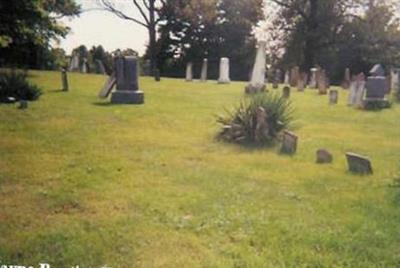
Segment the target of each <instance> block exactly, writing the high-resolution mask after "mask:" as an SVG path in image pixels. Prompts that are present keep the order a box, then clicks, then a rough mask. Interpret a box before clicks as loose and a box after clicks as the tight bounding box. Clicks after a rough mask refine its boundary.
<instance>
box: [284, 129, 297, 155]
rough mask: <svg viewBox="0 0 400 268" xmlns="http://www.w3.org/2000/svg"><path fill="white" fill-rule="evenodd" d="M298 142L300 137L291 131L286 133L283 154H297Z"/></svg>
mask: <svg viewBox="0 0 400 268" xmlns="http://www.w3.org/2000/svg"><path fill="white" fill-rule="evenodd" d="M297 140H298V137H297V136H296V135H295V134H294V133H292V132H290V131H284V132H283V141H282V147H281V153H284V154H294V153H296V150H297Z"/></svg>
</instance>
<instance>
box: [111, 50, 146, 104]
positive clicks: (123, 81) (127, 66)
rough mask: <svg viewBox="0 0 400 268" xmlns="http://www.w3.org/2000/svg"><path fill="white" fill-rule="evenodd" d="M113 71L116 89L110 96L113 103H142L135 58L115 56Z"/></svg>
mask: <svg viewBox="0 0 400 268" xmlns="http://www.w3.org/2000/svg"><path fill="white" fill-rule="evenodd" d="M115 72H116V76H115V77H116V84H117V90H116V91H115V92H113V94H112V96H111V103H115V104H143V103H144V93H143V91H140V90H139V86H138V63H137V58H136V57H132V56H129V57H128V56H125V57H121V56H119V57H116V58H115Z"/></svg>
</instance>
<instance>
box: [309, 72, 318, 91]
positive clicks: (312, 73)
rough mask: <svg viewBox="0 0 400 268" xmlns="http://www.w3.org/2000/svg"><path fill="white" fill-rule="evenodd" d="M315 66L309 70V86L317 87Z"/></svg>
mask: <svg viewBox="0 0 400 268" xmlns="http://www.w3.org/2000/svg"><path fill="white" fill-rule="evenodd" d="M317 71H318V69H317V68H311V69H310V72H311V78H310V84H309V86H310V88H317Z"/></svg>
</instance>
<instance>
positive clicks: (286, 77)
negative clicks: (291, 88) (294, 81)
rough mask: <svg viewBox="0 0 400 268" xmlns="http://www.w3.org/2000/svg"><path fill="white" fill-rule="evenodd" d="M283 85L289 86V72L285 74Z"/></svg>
mask: <svg viewBox="0 0 400 268" xmlns="http://www.w3.org/2000/svg"><path fill="white" fill-rule="evenodd" d="M284 83H285V85H289V84H290V73H289V71H286V72H285V81H284Z"/></svg>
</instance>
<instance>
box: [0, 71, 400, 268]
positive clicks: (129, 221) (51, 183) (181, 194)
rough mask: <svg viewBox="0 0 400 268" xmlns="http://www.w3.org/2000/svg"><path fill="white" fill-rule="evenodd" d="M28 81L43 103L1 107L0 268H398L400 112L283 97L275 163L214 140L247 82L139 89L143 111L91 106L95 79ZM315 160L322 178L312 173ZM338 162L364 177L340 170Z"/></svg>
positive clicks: (312, 96)
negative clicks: (284, 124)
mask: <svg viewBox="0 0 400 268" xmlns="http://www.w3.org/2000/svg"><path fill="white" fill-rule="evenodd" d="M31 74H32V76H31V77H30V79H31V81H32V82H34V83H36V84H38V85H40V86H41V87H42V88H43V89H44V95H43V96H42V97H41V98H40V100H39V101H36V102H32V103H30V104H29V105H30V106H29V109H28V110H25V111H23V110H18V109H16V107H15V106H13V105H0V135H1V138H0V196H1V197H0V261H1V263H0V264H19V265H37V264H38V263H39V262H49V263H51V264H52V267H71V266H72V265H80V267H100V266H102V265H106V264H107V265H109V266H111V267H396V266H397V267H398V266H400V251H399V248H400V227H399V223H400V202H399V201H398V200H400V198H399V193H400V189H398V188H393V187H389V185H390V184H392V182H393V179H395V178H398V177H400V165H399V164H400V105H398V104H395V105H393V107H392V108H391V109H387V110H383V111H381V112H365V111H361V110H356V109H353V108H350V107H347V106H346V99H347V92H345V91H340V102H339V104H338V105H334V106H330V105H328V97H327V96H319V95H318V94H317V92H316V91H313V90H306V92H305V93H300V92H295V91H293V92H292V96H291V99H292V101H293V106H294V108H295V114H294V116H295V117H296V118H297V120H296V122H295V123H294V124H293V126H292V130H293V131H294V132H295V133H297V134H298V135H299V146H298V152H297V154H295V155H294V156H284V155H281V154H279V147H278V146H276V147H273V148H265V149H255V148H248V147H241V146H239V145H234V144H226V143H222V142H218V141H216V139H215V134H216V133H217V131H218V128H219V126H218V125H217V123H216V121H215V119H216V118H215V115H216V114H219V113H222V112H223V108H224V107H226V108H228V109H229V108H231V107H233V106H235V105H236V104H237V103H238V102H239V100H240V99H241V98H242V97H243V91H244V86H245V83H232V84H230V85H217V84H216V83H215V82H212V81H209V82H208V83H206V84H202V83H187V82H184V81H183V80H174V79H163V80H162V82H161V83H156V82H153V80H152V79H150V78H142V79H141V81H140V88H141V89H143V90H144V92H145V101H146V104H145V105H143V106H124V105H122V106H118V105H109V104H108V101H101V100H99V99H97V93H98V91H99V89H100V88H101V86H102V85H103V83H104V80H105V78H104V77H102V76H95V75H81V74H70V76H69V78H70V92H68V93H65V92H60V91H59V89H60V88H61V85H60V82H61V81H60V74H59V73H53V72H31ZM269 88H270V90H271V87H270V86H269ZM279 90H281V89H279ZM320 148H326V149H328V150H330V151H331V152H332V153H333V155H334V162H333V163H332V164H330V165H317V164H315V152H316V150H317V149H320ZM347 151H353V152H356V153H360V154H363V155H367V156H369V157H370V158H371V159H372V164H373V168H374V175H371V176H357V175H352V174H350V173H349V172H347V165H346V161H345V156H344V154H345V152H347Z"/></svg>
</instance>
